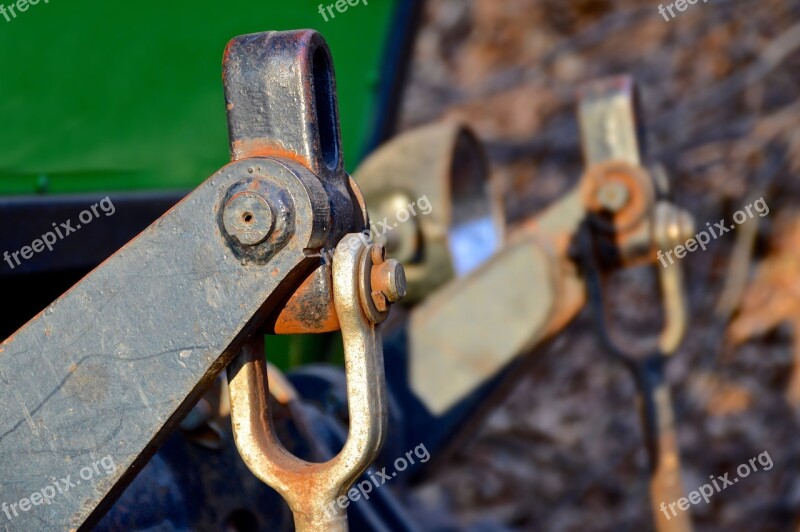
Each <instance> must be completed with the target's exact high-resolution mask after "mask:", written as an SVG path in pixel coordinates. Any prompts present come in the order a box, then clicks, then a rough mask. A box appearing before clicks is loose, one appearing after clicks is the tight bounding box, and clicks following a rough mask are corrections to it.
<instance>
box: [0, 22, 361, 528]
mask: <svg viewBox="0 0 800 532" xmlns="http://www.w3.org/2000/svg"><path fill="white" fill-rule="evenodd" d="M224 72H225V76H224V80H225V93H226V99H227V103H228V105H227V107H228V124H229V130H230V133H231V141H232V145H231V147H232V156H233V162H232V163H230V164H229V165H227V166H225V167H224V168H222V169H221V170H220V171H219V172H217V173H216V174H214V175H213V176H211V178H209V179H208V180H207V181H206V182H204V183H203V184H202V185H200V186H199V187H198V188H197V189H196V190H194V191H193V192H191V193H190V194H189V195H188V196H187V197H186V198H184V199H183V200H182V201H181V202H180V203H178V205H176V206H175V207H174V208H172V209H171V210H170V211H169V212H167V213H166V214H165V215H164V216H162V217H161V218H160V219H159V220H158V221H156V222H155V223H154V224H152V225H151V226H149V227H148V228H147V229H145V230H144V231H143V232H142V233H141V234H140V235H139V236H138V237H136V238H135V239H134V240H132V241H131V242H130V243H128V244H127V245H126V246H125V247H123V248H122V249H121V250H119V251H118V252H117V253H115V254H114V255H113V256H111V257H110V258H109V259H108V260H106V261H105V262H104V263H103V264H102V265H100V266H99V267H98V268H96V269H95V270H94V271H92V272H91V273H90V274H89V275H87V276H86V277H85V278H84V279H83V280H82V281H81V282H79V283H78V284H76V285H75V286H74V287H73V288H72V289H71V290H70V291H68V292H67V293H66V294H64V295H63V296H62V297H60V298H59V299H58V300H56V301H55V302H53V303H52V304H51V305H49V306H48V307H47V308H46V309H45V310H44V311H43V312H41V313H40V314H39V315H37V316H36V317H34V318H33V319H32V320H31V321H29V322H28V324H27V325H25V326H24V327H23V328H22V329H20V330H19V331H17V333H16V334H14V335H12V336H11V337H10V338H8V339H7V340H6V341H5V342H3V343H2V345H0V395H2V396H3V397H7V398H9V400H8V401H6V402H5V403H4V406H3V407H2V409H0V456H2V460H0V478H2V479H3V483H2V484H0V500H5V501H20V500H22V499H24V498H26V497H29V496H30V495H31V494H32V493H35V492H37V491H39V490H41V489H42V488H43V486H45V485H46V484H48V483H50V482H52V479H54V478H60V479H70V478H71V479H73V480H75V479H77V478H79V476H80V478H82V479H83V480H84V482H82V483H80V484H78V483H76V485H75V486H74V487H71V488H70V492H69V497H57V498H55V499H53V500H52V503H51V504H48V505H41V506H37V507H36V508H35V509H34V510H33V511H30V512H21V513H19V514H18V515H15V516H14V521H13V526H14V527H15V528H16V527H19V528H21V529H63V528H69V529H89V528H91V526H92V525H93V524H94V523H96V522H97V520H98V519H99V518H100V517H101V516H102V514H103V512H104V511H105V509H106V508H107V507H108V506H109V505H110V503H111V502H112V501H113V500H114V499H115V498H116V496H117V495H118V494H119V493H120V492H121V491H122V490H123V489H124V487H125V486H126V485H127V484H128V483H129V482H130V481H131V480H132V479H133V477H134V476H135V475H136V474H137V472H138V471H139V470H141V468H142V467H143V465H144V464H145V463H146V462H147V460H148V459H149V458H150V456H152V454H153V452H154V451H155V449H157V448H158V445H159V444H160V443H161V442H163V441H164V439H165V438H166V436H167V435H168V434H169V433H170V431H171V430H172V429H173V428H175V427H176V425H177V424H178V422H179V421H180V420H181V419H183V418H184V417H185V415H186V414H187V413H188V412H189V410H190V408H191V407H192V405H194V404H195V403H196V402H197V401H198V400H199V399H200V397H201V395H202V393H203V391H204V390H205V389H206V388H207V387H208V386H209V385H211V384H212V382H213V381H214V379H215V377H216V376H217V375H218V374H219V373H220V372H221V371H222V369H223V368H224V367H225V366H226V365H227V364H228V362H229V361H230V360H231V359H232V358H233V357H234V356H235V355H236V354H237V353H238V352H239V351H240V350H241V347H242V345H243V344H244V342H245V341H246V339H247V338H248V337H249V336H250V335H252V334H254V333H255V332H256V331H259V330H261V326H262V324H264V323H267V324H268V325H269V324H270V323H274V321H275V320H274V318H271V316H275V315H278V314H279V313H280V311H281V310H282V309H283V308H284V305H285V303H286V302H287V301H289V300H290V299H291V298H292V297H293V294H294V291H295V290H296V289H297V288H298V286H300V284H301V283H302V281H303V280H304V279H306V278H308V276H309V275H313V274H315V272H319V273H317V274H318V275H328V274H329V273H330V270H326V269H325V267H323V266H322V264H321V263H322V261H321V260H320V259H319V250H320V249H322V248H323V247H324V246H326V245H331V244H335V243H337V242H338V241H339V240H340V239H341V238H342V237H343V236H344V235H345V234H346V233H349V232H354V231H360V230H361V229H362V228H363V226H364V222H365V220H364V219H363V216H362V214H361V213H362V212H363V206H362V205H360V203H359V200H358V197H359V195H358V194H357V193H356V192H355V191H353V190H351V189H350V183H351V181H350V180H349V178H348V177H347V175H346V174H345V173H344V171H343V166H342V161H341V157H340V153H341V149H340V145H341V141H340V138H339V129H338V118H337V111H336V97H335V89H334V81H333V71H332V67H331V61H330V53H329V51H328V49H327V46H326V44H325V42H324V40H323V39H322V37H320V35H319V34H317V33H316V32H313V31H310V30H307V31H298V32H284V33H265V34H255V35H247V36H243V37H239V38H237V39H234V40H233V41H232V42H231V44H229V46H228V48H227V50H226V56H225V63H224ZM275 87H280V90H275ZM244 190H247V191H256V192H259V194H263V197H265V198H269V201H270V202H274V203H271V207H270V208H271V210H272V213H273V214H274V216H275V220H274V228H273V229H272V231H271V232H270V233H269V236H268V237H267V238H266V239H265V240H263V241H262V242H261V243H258V244H256V245H246V244H243V243H242V242H241V241H237V239H235V238H232V237H231V236H230V235H229V234H228V233H227V232H226V230H225V227H224V226H225V223H224V220H223V212H224V210H225V206H226V205H230V200H231V199H232V198H233V197H234V196H235V195H236V194H237V193H239V192H241V191H244ZM245 239H246V238H245ZM312 286H313V285H312ZM317 296H318V298H319V299H321V300H323V301H322V303H320V304H319V305H317V306H316V307H315V308H318V307H319V306H325V305H333V302H332V301H330V298H329V294H328V293H326V292H318V293H317ZM339 315H340V316H341V315H342V313H341V312H340V313H339ZM314 319H316V316H312V317H311V318H310V319H307V320H306V321H305V323H309V322H313V320H314ZM314 326H315V325H314V323H309V329H313V328H314ZM101 459H107V460H112V461H113V464H114V468H113V471H111V472H110V473H109V474H108V475H102V476H100V475H95V474H94V473H92V475H90V476H89V473H87V471H90V470H91V471H95V469H96V468H97V463H98V460H101ZM87 476H89V478H87ZM90 479H91V482H89V481H88V480H90Z"/></svg>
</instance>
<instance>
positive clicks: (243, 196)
mask: <svg viewBox="0 0 800 532" xmlns="http://www.w3.org/2000/svg"><path fill="white" fill-rule="evenodd" d="M274 223H275V217H274V215H273V214H272V208H270V206H269V203H268V202H267V200H266V198H264V197H263V196H262V195H261V194H258V193H256V192H249V191H248V192H240V193H238V194H236V195H235V196H233V197H232V198H231V199H230V201H228V203H227V204H226V205H225V207H224V209H223V212H222V224H223V226H224V227H225V231H226V232H227V233H228V234H229V235H230V236H231V237H232V238H233V239H235V240H236V241H237V242H239V243H240V244H242V245H243V246H255V245H258V244H261V243H262V242H264V241H265V240H266V239H267V237H268V236H269V234H270V232H271V231H272V226H273V224H274Z"/></svg>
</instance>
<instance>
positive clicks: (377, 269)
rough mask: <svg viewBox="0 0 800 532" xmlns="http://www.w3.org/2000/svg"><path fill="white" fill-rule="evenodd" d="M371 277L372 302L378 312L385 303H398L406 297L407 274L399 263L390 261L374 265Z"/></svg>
mask: <svg viewBox="0 0 800 532" xmlns="http://www.w3.org/2000/svg"><path fill="white" fill-rule="evenodd" d="M370 277H371V279H370V282H371V284H372V300H373V302H375V306H376V307H377V308H378V310H380V305H381V304H386V303H384V302H387V303H396V302H398V301H400V299H402V298H403V297H404V296H405V295H406V274H405V270H403V265H402V264H400V263H399V262H398V261H396V260H394V259H389V260H387V261H385V262H383V263H382V264H377V265H373V266H372V272H371V275H370ZM376 293H377V294H379V295H378V296H376ZM387 308H388V306H387Z"/></svg>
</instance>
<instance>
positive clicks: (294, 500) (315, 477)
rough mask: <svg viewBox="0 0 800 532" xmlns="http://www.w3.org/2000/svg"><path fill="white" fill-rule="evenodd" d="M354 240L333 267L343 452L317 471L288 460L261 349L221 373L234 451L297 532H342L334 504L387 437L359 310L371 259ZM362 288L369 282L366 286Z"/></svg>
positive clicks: (376, 371) (377, 345)
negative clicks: (284, 507)
mask: <svg viewBox="0 0 800 532" xmlns="http://www.w3.org/2000/svg"><path fill="white" fill-rule="evenodd" d="M370 255H371V249H370V248H368V247H366V245H365V243H364V242H363V240H362V239H361V238H360V235H355V234H353V235H348V236H347V237H345V238H343V239H342V241H341V242H340V243H339V245H338V246H337V247H336V252H335V255H334V261H333V282H334V303H335V305H336V311H337V314H338V315H339V323H340V324H341V328H342V339H343V341H344V347H345V367H346V372H347V395H348V411H349V414H350V415H349V419H350V433H349V436H348V438H347V441H346V442H345V445H344V448H343V449H342V451H341V452H340V453H339V454H338V455H337V456H336V457H335V458H333V459H332V460H330V461H328V462H325V463H323V464H312V463H309V462H306V461H304V460H301V459H299V458H297V457H295V456H293V455H291V454H289V453H288V452H287V451H286V449H285V448H284V447H283V445H282V444H281V442H280V441H279V440H278V437H277V436H276V434H275V430H274V427H273V425H272V420H271V413H270V405H269V383H268V382H267V378H266V377H267V370H266V363H265V361H264V355H263V353H264V347H263V343H262V340H261V339H260V338H258V337H257V338H255V339H254V340H253V341H252V342H251V343H249V344H248V345H247V346H246V347H245V349H244V350H243V351H242V354H241V355H240V356H239V357H238V358H237V359H236V360H235V361H234V363H233V364H232V365H231V366H230V367H229V368H228V379H229V384H230V394H231V407H232V410H231V420H232V423H233V428H234V436H235V438H236V445H237V447H238V448H239V451H240V453H241V455H242V458H243V459H244V461H245V463H246V464H247V466H248V467H249V468H250V470H251V471H253V473H254V474H255V475H256V476H257V477H258V478H260V479H261V480H262V481H264V482H265V483H266V484H268V485H269V486H271V487H272V488H274V489H275V490H276V491H277V492H278V493H280V494H281V495H282V496H283V498H284V499H285V500H286V502H287V503H288V504H289V506H290V507H291V509H292V512H293V513H294V516H295V527H296V529H297V530H298V531H300V532H308V531H316V530H330V531H334V530H347V514H346V513H345V511H344V509H343V508H342V507H341V506H340V505H338V504H337V498H339V497H341V496H344V495H345V494H346V493H347V491H348V489H349V488H350V486H351V485H352V483H353V482H354V481H355V480H356V479H357V478H358V477H359V476H360V475H361V473H363V472H364V471H365V470H366V469H367V468H368V467H369V465H370V464H371V463H372V461H373V460H374V459H375V457H376V456H377V455H378V453H379V452H380V449H381V447H382V445H383V441H384V438H385V436H386V428H387V427H386V421H387V416H388V414H387V410H386V395H385V382H384V374H383V348H382V344H381V336H380V333H379V332H378V330H377V327H376V325H377V324H376V323H375V321H373V320H370V319H368V318H367V316H366V315H365V314H364V312H363V311H362V308H361V307H362V301H363V299H364V297H369V294H370V293H371V291H370V290H369V286H368V288H367V291H366V292H365V291H364V282H363V281H364V279H367V280H368V279H369V278H370V271H369V270H367V271H365V270H364V269H363V267H362V265H363V264H364V262H363V260H362V259H363V257H364V256H370ZM367 282H368V281H367Z"/></svg>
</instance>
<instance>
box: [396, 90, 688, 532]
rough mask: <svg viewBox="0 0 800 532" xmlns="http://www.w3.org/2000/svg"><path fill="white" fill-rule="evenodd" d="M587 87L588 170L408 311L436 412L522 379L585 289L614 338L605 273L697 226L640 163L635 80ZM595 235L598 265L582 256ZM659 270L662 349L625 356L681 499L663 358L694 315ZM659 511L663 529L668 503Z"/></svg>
mask: <svg viewBox="0 0 800 532" xmlns="http://www.w3.org/2000/svg"><path fill="white" fill-rule="evenodd" d="M582 94H583V98H582V101H581V104H580V108H579V109H580V111H579V113H580V125H581V137H582V139H583V145H584V151H585V156H586V164H587V171H586V172H585V174H584V176H583V178H582V179H581V182H580V183H579V185H578V187H576V188H575V189H574V190H573V191H571V192H570V193H569V194H567V195H566V196H565V197H564V198H563V199H562V200H561V201H559V202H557V203H555V204H554V205H552V206H551V207H549V208H548V209H547V210H545V211H544V212H543V213H542V214H540V215H539V216H537V217H536V218H534V219H532V220H530V221H528V222H526V223H525V224H524V225H522V226H521V227H520V228H519V229H517V230H516V231H515V232H514V233H512V234H511V235H510V236H509V238H508V244H507V245H506V247H505V249H504V250H503V251H502V252H500V253H498V254H497V255H495V256H494V257H493V258H492V259H491V260H490V261H489V262H487V263H486V264H484V265H483V266H481V267H480V268H479V269H478V270H477V271H475V272H472V274H470V275H469V276H467V277H465V278H462V279H456V280H454V281H452V282H450V283H449V284H448V285H447V286H446V287H445V288H443V289H441V290H439V291H438V292H435V293H433V294H432V295H430V296H429V297H428V299H427V300H426V301H424V302H423V303H422V304H420V305H418V306H417V307H415V308H414V309H413V310H412V311H411V317H410V322H409V330H408V350H409V354H408V358H409V360H408V366H409V373H410V375H409V386H410V388H411V389H412V390H413V391H414V392H415V394H416V395H417V397H418V399H419V400H420V401H422V402H423V404H424V406H425V407H426V408H427V409H428V410H430V412H431V413H432V414H433V415H434V416H440V417H443V414H445V412H448V414H447V416H450V413H453V414H452V415H462V416H464V415H469V414H472V415H474V412H473V411H472V410H470V411H468V412H465V409H464V408H462V405H463V404H465V403H467V402H470V401H472V404H474V399H475V397H474V396H475V395H476V394H481V393H483V394H484V397H485V396H488V395H490V390H489V391H487V390H486V383H487V381H490V380H491V382H493V383H494V384H495V385H498V384H500V383H501V382H502V383H504V384H507V383H509V382H510V381H511V380H512V379H513V377H514V376H513V375H511V376H509V378H508V379H504V378H503V377H502V375H503V373H502V370H503V368H508V367H509V366H510V363H511V362H512V361H513V360H514V358H516V357H517V356H518V355H520V354H521V353H524V352H525V351H528V350H530V349H532V348H533V347H535V346H537V345H540V344H541V343H542V342H544V341H545V340H547V339H548V338H550V337H552V335H553V334H555V333H557V332H558V331H560V330H561V329H563V327H564V326H565V325H566V324H567V323H568V322H569V321H570V320H571V319H572V318H574V317H575V316H576V315H577V313H578V312H579V311H580V310H581V308H582V307H583V306H584V303H585V302H586V300H587V299H586V298H587V294H588V297H589V300H590V302H591V304H592V307H593V308H594V309H595V311H596V313H597V315H598V323H599V324H600V325H601V327H600V328H601V330H602V333H603V334H605V335H607V336H608V337H609V338H608V341H607V342H606V343H607V344H609V345H612V346H616V345H617V344H616V343H615V342H614V341H612V340H610V331H609V330H608V327H606V326H605V321H604V319H603V314H602V313H601V312H600V310H599V308H600V307H601V306H602V305H601V303H603V302H605V300H604V295H603V294H602V292H601V291H600V290H599V287H601V286H602V282H601V281H600V279H601V276H602V275H605V274H606V273H608V272H611V271H614V270H618V269H619V268H622V267H629V266H635V265H638V264H641V263H646V264H653V263H654V262H656V258H655V257H656V251H657V250H658V249H670V248H671V247H673V246H674V245H675V243H677V241H679V240H681V239H684V238H685V237H686V236H687V234H689V233H690V232H691V217H689V216H688V214H686V213H685V212H684V211H682V210H680V209H678V208H677V207H675V206H674V205H673V204H671V203H669V202H668V201H665V200H664V199H662V198H661V196H663V195H664V193H665V192H666V188H667V187H666V185H667V184H666V183H663V182H661V181H663V180H659V178H657V177H654V176H652V175H651V174H650V173H649V172H647V171H646V170H645V169H644V168H643V167H642V164H641V156H640V153H639V142H638V135H637V129H636V126H637V119H636V113H635V94H634V84H633V81H632V80H631V79H630V78H626V77H622V78H614V79H611V80H602V81H600V82H598V83H594V84H590V85H588V86H586V87H585V88H584V89H583V91H582ZM587 238H588V244H589V248H588V249H590V251H591V254H590V256H591V263H587V262H586V259H585V255H586V249H587V240H586V239H587ZM655 267H656V268H657V269H658V273H659V279H660V283H661V290H662V301H663V304H664V308H665V312H666V315H667V319H666V322H665V325H664V328H663V330H662V333H661V335H660V337H659V338H658V340H657V342H654V344H657V345H654V350H655V351H653V350H651V351H646V352H644V353H642V354H641V356H640V357H637V356H632V354H631V353H625V354H624V355H620V358H623V360H625V361H627V362H628V366H629V367H630V368H631V369H632V370H633V373H634V376H635V378H636V381H637V383H638V386H639V389H640V391H641V392H642V393H641V396H642V399H643V401H642V405H641V406H642V409H641V413H642V416H643V424H644V427H645V434H646V438H647V441H648V449H649V450H650V451H651V454H650V456H651V458H652V464H653V476H652V495H653V499H654V500H656V499H657V500H658V501H659V502H660V501H661V500H666V498H665V497H666V495H669V494H672V495H676V496H675V497H672V498H670V499H669V500H674V499H677V498H680V497H682V496H683V495H682V494H681V493H680V461H679V456H678V450H677V445H676V438H675V429H674V423H675V419H674V413H673V411H672V405H671V402H670V397H669V388H668V387H667V385H666V380H665V379H664V374H663V363H664V360H663V358H664V356H665V355H666V354H668V353H672V352H673V351H674V350H675V349H676V348H677V346H678V345H679V343H680V341H681V339H682V337H683V334H684V332H685V327H686V319H687V318H686V309H685V294H684V289H683V283H682V277H681V272H680V268H679V266H677V265H676V266H674V267H670V268H668V269H663V268H661V265H660V264H658V265H657V266H655ZM509 279H513V280H514V282H513V283H511V282H509ZM476 323H480V324H481V326H480V327H476V326H475V324H476ZM487 331H492V334H487ZM498 331H502V334H497V332H498ZM432 353H433V354H436V355H438V356H431V354H432ZM655 353H657V354H658V356H653V355H654V354H655ZM628 355H631V356H628ZM473 410H474V409H473ZM448 419H449V417H448ZM443 425H448V426H449V425H452V423H449V424H444V423H443ZM431 438H433V437H432V436H431ZM451 441H453V442H456V443H457V442H458V441H459V438H458V437H457V435H456V437H454V438H453V439H452V440H451ZM654 515H656V519H660V520H659V527H660V528H661V527H663V525H664V522H666V521H665V520H663V519H662V518H660V516H661V514H660V512H659V513H657V514H654ZM662 521H663V522H662ZM668 525H669V526H670V528H668V529H664V530H687V529H688V528H685V527H687V526H690V525H689V522H688V517H687V516H684V517H682V519H680V520H678V519H673V520H672V521H671V522H669V523H668Z"/></svg>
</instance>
